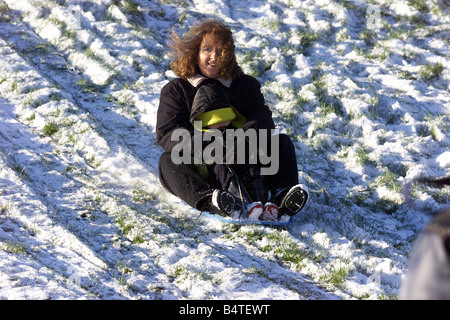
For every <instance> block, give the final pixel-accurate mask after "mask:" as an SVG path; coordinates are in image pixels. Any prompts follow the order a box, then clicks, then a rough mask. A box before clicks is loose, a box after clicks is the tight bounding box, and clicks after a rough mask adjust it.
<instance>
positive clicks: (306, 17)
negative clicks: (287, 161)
mask: <svg viewBox="0 0 450 320" xmlns="http://www.w3.org/2000/svg"><path fill="white" fill-rule="evenodd" d="M369 5H370V6H369ZM449 7H450V6H449V3H448V1H446V0H400V1H393V0H388V1H381V0H373V1H370V3H367V2H365V1H359V0H318V1H312V0H307V1H300V0H264V1H263V0H250V1H237V0H151V1H147V0H48V1H47V0H0V57H1V58H0V299H230V300H231V299H252V300H257V299H277V300H281V299H397V298H398V295H399V288H400V286H401V282H402V278H403V277H404V274H405V272H406V270H407V259H408V254H409V252H410V250H411V246H412V244H413V243H414V240H415V239H416V237H417V235H418V234H419V232H420V231H421V230H422V229H423V228H424V226H425V225H426V224H427V223H428V222H429V221H430V219H431V218H432V215H431V212H433V211H435V210H439V209H442V208H444V207H446V206H447V205H448V203H449V198H450V192H449V189H436V188H432V187H427V186H420V185H413V186H412V188H411V201H410V203H409V204H406V202H405V199H404V196H403V194H402V190H403V187H404V186H405V184H406V183H408V182H410V181H412V180H414V179H416V178H420V177H443V176H449V175H450V148H449V147H450V134H449V128H448V125H449V123H450V122H449V117H450V94H449V89H450V50H449V49H450V45H449V39H450V12H449ZM369 9H370V10H369ZM210 17H216V18H220V19H223V20H224V21H225V22H226V23H227V24H228V25H229V26H230V28H231V29H232V30H233V32H234V36H235V41H236V46H237V58H238V62H239V63H240V65H241V66H242V67H243V69H244V71H245V72H246V73H248V74H250V75H252V76H254V77H256V78H257V79H258V80H259V81H260V82H261V84H262V89H263V93H264V96H265V98H266V102H267V105H268V106H269V107H270V108H271V110H272V111H273V113H274V116H275V121H276V124H277V126H278V127H279V128H280V129H281V130H282V131H283V132H286V133H288V134H289V135H290V136H291V137H292V139H293V140H294V141H295V144H296V148H297V157H298V165H299V169H300V170H301V171H300V172H299V177H300V180H301V181H302V182H303V183H306V184H307V185H308V186H309V187H310V190H311V201H310V202H309V204H308V206H307V208H306V209H305V210H304V211H302V213H301V214H300V215H299V216H297V217H296V218H295V220H294V221H293V223H292V225H291V226H290V227H289V228H288V229H286V228H269V227H262V226H251V225H245V226H236V225H226V224H222V223H220V222H218V221H214V220H211V219H207V218H205V217H203V216H201V215H200V212H198V211H195V210H193V209H190V208H189V207H188V206H187V205H186V204H185V203H182V202H180V201H179V200H178V199H177V198H174V197H173V196H171V195H170V194H168V193H167V192H166V191H165V190H164V189H163V188H162V187H161V185H160V184H159V181H158V172H157V168H158V159H159V155H160V154H161V152H162V150H161V149H160V148H159V147H158V146H157V145H156V142H155V122H156V111H157V107H158V103H159V94H160V90H161V88H162V87H163V86H164V85H165V84H166V83H167V82H168V81H169V80H170V79H172V78H173V77H174V74H173V73H172V72H171V71H170V70H169V66H168V65H169V60H168V59H169V56H168V54H167V46H166V40H167V37H168V34H169V31H170V30H171V29H172V28H175V30H177V31H178V32H179V33H184V32H186V31H187V30H188V28H189V27H190V26H192V24H193V23H195V22H196V21H197V20H198V19H202V18H210Z"/></svg>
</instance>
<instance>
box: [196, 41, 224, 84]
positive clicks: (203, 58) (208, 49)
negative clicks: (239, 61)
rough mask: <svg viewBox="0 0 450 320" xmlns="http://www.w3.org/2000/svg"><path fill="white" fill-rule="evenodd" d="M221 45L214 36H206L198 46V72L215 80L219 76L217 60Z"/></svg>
mask: <svg viewBox="0 0 450 320" xmlns="http://www.w3.org/2000/svg"><path fill="white" fill-rule="evenodd" d="M221 46H222V43H221V41H220V40H219V38H218V37H217V36H216V35H213V34H206V35H205V36H204V37H203V40H202V42H201V44H200V48H199V51H198V60H197V64H198V67H199V69H200V72H201V73H202V74H203V75H204V76H205V77H208V78H217V77H218V76H219V74H220V69H219V66H218V58H219V56H220V54H221V52H222V51H221Z"/></svg>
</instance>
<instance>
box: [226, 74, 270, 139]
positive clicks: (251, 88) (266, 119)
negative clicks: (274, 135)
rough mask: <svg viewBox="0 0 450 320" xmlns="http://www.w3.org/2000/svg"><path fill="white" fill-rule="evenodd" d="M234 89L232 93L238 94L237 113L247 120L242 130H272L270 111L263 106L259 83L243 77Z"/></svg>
mask: <svg viewBox="0 0 450 320" xmlns="http://www.w3.org/2000/svg"><path fill="white" fill-rule="evenodd" d="M236 89H237V90H236ZM236 89H235V90H234V91H236V92H238V93H239V96H238V100H239V102H238V106H239V110H238V111H239V112H240V113H241V114H243V115H244V116H245V118H246V119H247V121H246V123H245V124H244V125H243V127H242V129H244V130H247V129H249V128H253V129H274V128H275V124H274V122H273V119H272V111H270V109H269V108H268V107H267V106H266V104H265V100H264V96H263V94H262V92H261V84H260V83H259V81H258V80H256V79H255V78H253V77H251V76H248V75H244V76H243V77H242V78H241V79H240V81H238V83H237V88H236Z"/></svg>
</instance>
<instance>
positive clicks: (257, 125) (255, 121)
mask: <svg viewBox="0 0 450 320" xmlns="http://www.w3.org/2000/svg"><path fill="white" fill-rule="evenodd" d="M208 82H209V83H210V82H215V83H218V84H219V85H220V86H221V87H222V88H223V89H224V91H225V92H226V93H227V94H228V96H229V98H230V100H231V105H232V106H233V107H234V108H235V109H236V110H237V111H238V112H239V113H240V114H241V115H243V116H244V117H245V118H246V122H245V124H244V126H243V127H242V128H243V129H244V130H246V129H248V128H254V129H274V128H275V124H274V122H273V119H272V112H271V111H270V110H269V108H268V107H267V106H266V105H265V101H264V96H263V95H262V93H261V85H260V83H259V82H258V80H256V79H255V78H253V77H251V76H248V75H244V76H242V77H241V78H239V79H236V80H233V82H232V83H231V85H230V87H229V88H228V87H226V86H223V85H222V84H221V83H220V82H219V81H217V80H214V79H208V80H205V81H203V82H202V83H201V84H200V86H201V85H203V84H205V83H208ZM196 91H197V88H196V87H194V86H193V85H191V84H190V83H189V81H187V80H184V79H180V78H176V79H173V80H172V81H170V82H169V83H168V84H166V85H165V86H164V87H163V89H162V90H161V97H160V102H159V107H158V112H157V120H156V138H157V142H158V144H159V145H160V146H161V147H162V148H163V149H164V150H165V151H171V150H172V148H173V147H174V146H175V145H177V144H178V143H179V142H178V141H171V139H170V138H171V135H172V132H173V131H174V130H176V129H179V128H184V129H187V130H189V131H190V132H191V134H192V135H193V134H194V128H193V126H192V124H191V122H190V116H191V110H192V103H193V100H194V96H195V93H196Z"/></svg>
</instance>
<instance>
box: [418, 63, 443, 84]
mask: <svg viewBox="0 0 450 320" xmlns="http://www.w3.org/2000/svg"><path fill="white" fill-rule="evenodd" d="M443 70H444V66H443V65H442V63H439V62H437V63H434V64H425V65H423V66H421V67H420V70H419V77H420V78H421V79H422V80H425V81H430V80H433V79H437V78H439V76H440V75H441V73H442V71H443Z"/></svg>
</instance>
